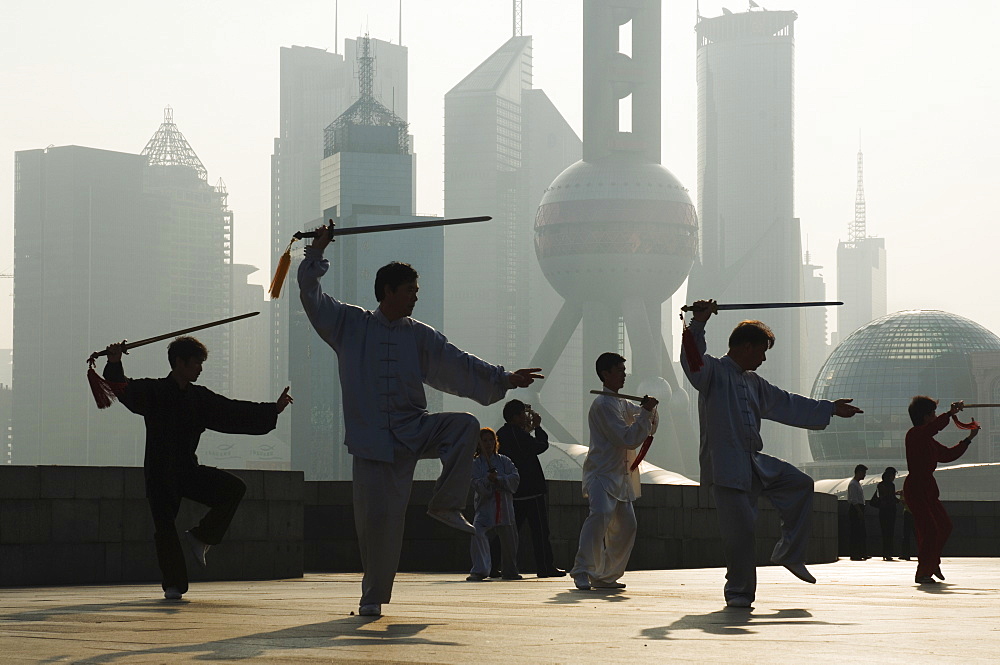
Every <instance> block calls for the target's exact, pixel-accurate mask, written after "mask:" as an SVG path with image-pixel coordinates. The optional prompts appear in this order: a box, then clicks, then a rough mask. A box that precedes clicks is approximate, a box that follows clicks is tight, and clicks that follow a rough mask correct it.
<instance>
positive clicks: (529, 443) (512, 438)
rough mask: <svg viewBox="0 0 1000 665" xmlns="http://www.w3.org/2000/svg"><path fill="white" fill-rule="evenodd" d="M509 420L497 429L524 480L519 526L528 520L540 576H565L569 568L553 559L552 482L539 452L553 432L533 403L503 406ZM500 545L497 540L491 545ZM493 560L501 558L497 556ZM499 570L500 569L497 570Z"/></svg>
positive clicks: (518, 497)
mask: <svg viewBox="0 0 1000 665" xmlns="http://www.w3.org/2000/svg"><path fill="white" fill-rule="evenodd" d="M503 419H504V421H506V422H505V424H504V425H503V426H502V427H501V428H500V429H499V430H497V439H498V440H499V441H500V454H501V455H506V456H507V457H509V458H510V460H511V461H512V462H513V463H514V466H516V467H517V470H518V473H520V475H521V484H520V486H519V487H518V489H517V492H515V493H514V518H515V521H516V523H517V527H516V528H517V529H518V530H520V529H521V525H522V524H524V522H525V521H527V522H528V528H529V529H530V531H531V543H532V545H533V546H534V553H535V571H536V574H537V575H538V576H539V577H562V576H563V575H565V574H566V571H565V570H560V569H559V568H556V566H555V563H554V562H553V554H552V543H551V542H550V541H549V506H548V486H547V484H546V482H545V474H544V473H543V472H542V465H541V464H540V463H539V461H538V456H539V455H541V454H542V453H544V452H545V451H546V450H548V447H549V435H548V434H546V432H545V430H543V429H542V427H541V422H542V419H541V416H539V415H538V414H537V413H535V412H534V411H532V410H531V405H530V404H525V403H524V402H522V401H520V400H517V399H512V400H510V401H509V402H507V403H506V404H504V407H503ZM497 545H499V543H497V541H496V540H495V539H494V541H493V542H492V543H491V547H496V546H497ZM493 561H499V558H498V557H497V556H494V557H493ZM494 572H496V571H494Z"/></svg>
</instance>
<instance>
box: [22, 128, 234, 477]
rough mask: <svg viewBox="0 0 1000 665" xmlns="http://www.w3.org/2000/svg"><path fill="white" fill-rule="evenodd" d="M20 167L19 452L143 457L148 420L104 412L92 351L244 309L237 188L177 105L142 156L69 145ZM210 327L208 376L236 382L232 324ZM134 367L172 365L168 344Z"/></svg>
mask: <svg viewBox="0 0 1000 665" xmlns="http://www.w3.org/2000/svg"><path fill="white" fill-rule="evenodd" d="M15 168H16V183H15V217H14V226H15V243H14V275H15V278H14V365H13V383H14V385H16V386H18V389H17V390H15V392H14V396H13V405H12V408H13V414H12V417H13V459H14V462H15V463H17V464H38V463H47V464H102V465H139V464H142V457H143V440H144V437H143V426H142V420H141V419H138V418H135V417H134V416H131V414H128V413H127V412H126V411H125V410H124V409H121V408H117V409H111V410H109V411H107V412H100V413H98V411H97V408H96V406H95V405H94V403H93V398H92V397H91V395H90V393H89V391H88V390H87V389H86V387H85V385H86V384H85V382H84V379H83V372H84V370H85V366H84V364H83V361H84V360H85V359H86V358H87V356H89V355H90V353H91V352H92V351H95V350H99V349H102V348H104V346H106V345H107V344H109V343H111V342H113V341H116V340H120V339H122V338H123V337H129V338H131V339H133V340H135V339H142V338H145V337H152V336H154V335H156V334H160V333H164V332H169V331H170V330H176V329H180V328H185V327H189V326H193V325H197V324H200V323H205V322H207V321H211V320H216V319H220V318H225V317H227V316H230V315H231V308H232V304H231V296H230V293H231V281H230V280H231V276H230V267H231V254H230V251H231V239H232V215H231V213H230V212H229V211H228V209H227V208H226V206H225V204H224V193H223V192H221V191H220V190H219V189H218V188H216V187H213V186H211V185H209V184H208V182H207V177H206V171H205V168H204V166H203V165H202V164H201V161H200V160H198V157H197V155H196V154H195V153H194V151H193V150H192V149H191V147H190V145H188V143H187V141H186V140H185V139H184V137H183V135H182V134H181V133H180V132H179V131H178V130H177V127H176V125H174V123H173V117H172V112H171V111H170V109H167V111H166V113H165V117H164V121H163V124H161V125H160V128H159V129H158V130H157V132H156V133H155V134H154V136H153V138H152V139H150V141H149V143H148V144H147V146H146V148H145V149H144V150H143V154H142V155H137V154H126V153H121V152H111V151H107V150H98V149H93V148H83V147H79V146H64V147H57V148H47V149H45V150H26V151H22V152H18V153H16V154H15ZM199 338H200V339H201V340H202V341H203V342H204V343H205V344H206V346H208V348H209V360H208V362H206V364H205V371H204V373H203V374H202V377H201V380H200V382H201V383H204V384H205V385H206V386H208V387H209V388H211V389H214V390H219V391H226V392H228V390H229V388H230V374H229V370H230V363H229V338H228V331H224V330H221V329H219V328H214V329H211V330H206V331H204V332H203V334H199ZM126 367H127V371H128V373H129V374H130V375H131V376H163V375H165V374H166V373H167V371H168V368H167V364H166V349H165V347H164V346H163V345H157V346H149V347H144V348H142V349H141V350H139V349H137V350H135V351H134V352H133V353H132V354H131V355H130V356H129V358H128V360H127V365H126ZM203 449H204V450H211V445H209V446H208V447H207V448H203Z"/></svg>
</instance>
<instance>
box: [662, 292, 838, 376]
mask: <svg viewBox="0 0 1000 665" xmlns="http://www.w3.org/2000/svg"><path fill="white" fill-rule="evenodd" d="M843 304H844V303H842V302H840V301H835V302H820V301H811V302H743V303H729V304H719V303H716V302H713V303H712V305H711V310H712V314H718V313H719V312H722V311H726V310H733V309H787V308H789V307H834V306H837V305H843ZM706 309H709V308H708V307H707V306H705V305H702V306H700V307H699V306H698V305H684V306H683V307H681V321H682V322H683V321H684V312H703V311H705V310H706ZM681 345H682V346H683V347H684V353H685V354H686V355H687V361H688V367H690V368H691V371H692V372H697V371H699V370H700V369H701V366H702V365H703V364H704V363H703V362H702V359H701V353H699V352H698V349H697V348H695V345H694V339H693V338H692V337H691V333H689V332H688V328H687V325H686V324H685V325H684V333H683V334H682V335H681Z"/></svg>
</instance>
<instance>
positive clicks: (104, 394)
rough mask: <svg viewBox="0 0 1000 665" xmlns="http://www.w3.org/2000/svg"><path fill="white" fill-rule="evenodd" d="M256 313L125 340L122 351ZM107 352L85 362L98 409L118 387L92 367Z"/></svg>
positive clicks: (106, 403) (125, 351)
mask: <svg viewBox="0 0 1000 665" xmlns="http://www.w3.org/2000/svg"><path fill="white" fill-rule="evenodd" d="M258 314H260V312H248V313H246V314H240V315H239V316H231V317H229V318H228V319H222V320H221V321H212V322H211V323H203V324H201V325H199V326H191V327H190V328H184V329H183V330H175V331H173V332H168V333H165V334H163V335H157V336H156V337H147V338H146V339H140V340H139V341H138V342H126V343H125V344H122V353H127V352H128V350H129V349H134V348H136V347H137V346H146V345H147V344H152V343H154V342H161V341H163V340H165V339H170V338H171V337H177V336H178V335H186V334H187V333H192V332H194V331H196V330H204V329H205V328H214V327H215V326H221V325H223V324H224V323H232V322H233V321H239V320H240V319H246V318H249V317H251V316H257V315H258ZM107 354H108V351H107V349H105V350H104V351H94V352H93V353H91V354H90V357H89V358H87V364H88V365H89V366H90V369H88V370H87V381H88V382H89V383H90V390H91V392H93V393H94V401H96V402H97V408H98V409H106V408H108V407H109V406H111V403H112V402H113V401H114V400H115V390H116V389H118V388H119V387H120V386H118V384H114V385H112V384H110V383H108V382H107V381H105V380H104V379H103V378H101V376H100V375H99V374H98V373H97V370H95V369H94V365H95V364H97V359H98V358H100V357H101V356H105V355H107Z"/></svg>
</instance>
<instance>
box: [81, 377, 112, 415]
mask: <svg viewBox="0 0 1000 665" xmlns="http://www.w3.org/2000/svg"><path fill="white" fill-rule="evenodd" d="M87 381H89V382H90V390H91V392H93V393H94V401H95V402H97V408H98V409H106V408H108V407H109V406H111V403H112V402H114V401H115V391H114V389H113V388H112V387H111V384H110V383H108V382H107V381H105V380H104V379H103V378H102V377H101V375H100V374H98V373H97V370H95V369H94V368H93V367H91V368H90V369H88V370H87Z"/></svg>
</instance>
